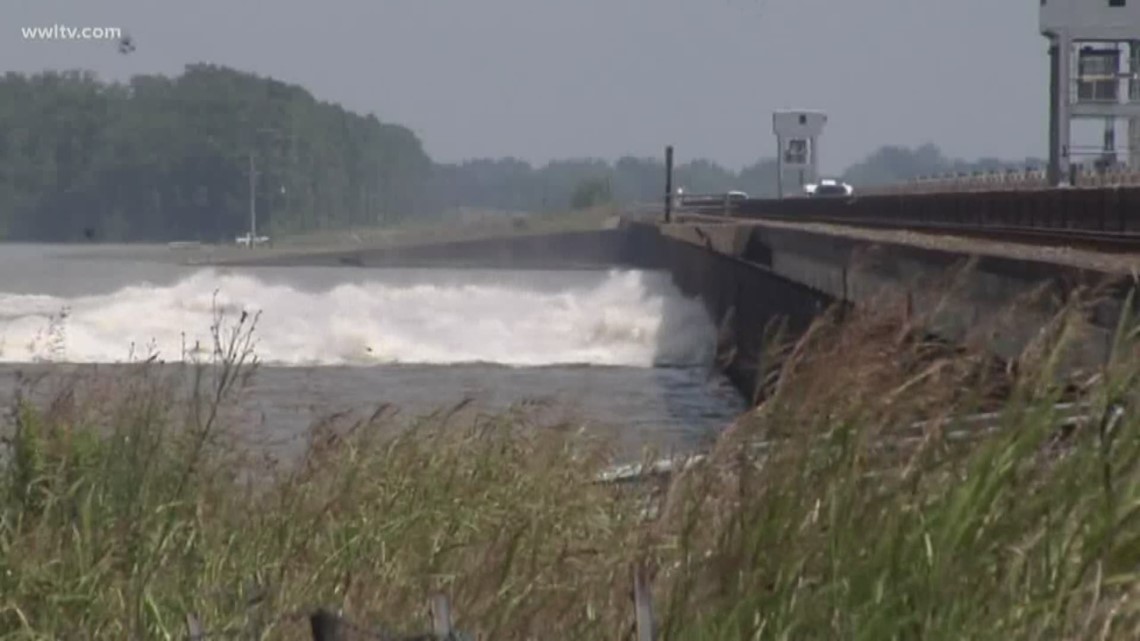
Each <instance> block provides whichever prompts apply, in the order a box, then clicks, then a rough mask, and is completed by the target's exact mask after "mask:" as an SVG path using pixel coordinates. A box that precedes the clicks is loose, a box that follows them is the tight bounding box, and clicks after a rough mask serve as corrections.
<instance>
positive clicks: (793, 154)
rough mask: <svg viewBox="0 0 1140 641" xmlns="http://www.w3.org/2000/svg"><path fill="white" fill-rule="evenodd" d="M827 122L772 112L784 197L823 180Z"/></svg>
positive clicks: (811, 115)
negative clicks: (822, 143)
mask: <svg viewBox="0 0 1140 641" xmlns="http://www.w3.org/2000/svg"><path fill="white" fill-rule="evenodd" d="M1133 1H1134V2H1137V3H1140V0H1133ZM825 124H827V114H825V113H823V112H821V111H807V110H787V111H777V112H775V113H774V114H772V131H773V133H775V134H776V144H777V148H778V149H779V154H778V155H777V158H778V163H779V174H778V178H777V185H778V187H779V193H780V198H784V197H785V196H787V195H788V194H789V193H796V194H799V195H802V194H803V188H804V186H805V185H809V184H814V183H816V182H819V137H820V136H821V135H822V134H823V126H824V125H825Z"/></svg>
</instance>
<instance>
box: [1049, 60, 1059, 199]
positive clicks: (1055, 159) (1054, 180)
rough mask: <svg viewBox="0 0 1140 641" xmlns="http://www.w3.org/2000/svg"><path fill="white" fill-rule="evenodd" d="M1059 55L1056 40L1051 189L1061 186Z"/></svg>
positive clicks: (1052, 63)
mask: <svg viewBox="0 0 1140 641" xmlns="http://www.w3.org/2000/svg"><path fill="white" fill-rule="evenodd" d="M1059 54H1060V50H1059V48H1058V46H1057V41H1056V40H1054V41H1053V42H1052V43H1051V44H1050V45H1049V169H1048V176H1047V177H1046V182H1047V183H1048V184H1049V186H1050V187H1056V186H1057V185H1060V184H1061V114H1060V113H1059V111H1060V110H1059V108H1058V104H1057V103H1058V102H1060V100H1061V97H1060V92H1061V82H1060V80H1061V78H1060V75H1061V68H1060V55H1059Z"/></svg>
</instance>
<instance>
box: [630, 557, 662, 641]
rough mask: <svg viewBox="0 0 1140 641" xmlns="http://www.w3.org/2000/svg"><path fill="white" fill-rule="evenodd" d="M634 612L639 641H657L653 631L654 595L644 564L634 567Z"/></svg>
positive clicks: (655, 632) (655, 633)
mask: <svg viewBox="0 0 1140 641" xmlns="http://www.w3.org/2000/svg"><path fill="white" fill-rule="evenodd" d="M633 612H634V617H635V618H636V619H635V620H636V621H637V641H656V639H657V631H656V630H654V629H653V594H652V592H651V591H650V587H649V577H648V576H647V572H646V569H645V564H644V563H637V564H635V565H634V566H633Z"/></svg>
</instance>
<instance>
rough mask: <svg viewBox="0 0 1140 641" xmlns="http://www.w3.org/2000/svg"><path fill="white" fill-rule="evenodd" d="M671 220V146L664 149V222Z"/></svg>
mask: <svg viewBox="0 0 1140 641" xmlns="http://www.w3.org/2000/svg"><path fill="white" fill-rule="evenodd" d="M672 219H673V145H669V146H668V147H666V148H665V222H667V223H668V222H672Z"/></svg>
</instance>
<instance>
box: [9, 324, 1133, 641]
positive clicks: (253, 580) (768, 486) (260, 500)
mask: <svg viewBox="0 0 1140 641" xmlns="http://www.w3.org/2000/svg"><path fill="white" fill-rule="evenodd" d="M1079 311H1080V310H1079V309H1073V310H1071V313H1068V314H1066V315H1063V316H1062V317H1061V318H1059V319H1058V322H1057V323H1056V324H1055V325H1053V326H1051V327H1050V328H1049V330H1050V331H1048V332H1046V333H1045V334H1043V335H1042V337H1041V340H1040V343H1039V344H1038V345H1035V346H1034V348H1033V349H1032V350H1029V351H1028V352H1027V354H1026V356H1025V357H1024V358H1023V359H1022V362H1020V363H1018V366H1017V367H1016V368H1011V369H1010V370H1001V369H995V368H994V367H993V363H992V362H991V361H990V359H988V358H986V357H985V356H984V355H982V354H981V353H977V352H970V351H963V350H949V349H946V348H941V347H937V346H934V345H931V344H930V343H928V342H926V341H924V340H923V339H922V338H921V334H920V333H919V332H917V331H916V330H915V328H914V327H913V326H912V325H908V324H907V323H905V322H902V321H901V320H900V319H899V318H896V317H893V316H891V315H890V313H887V312H877V313H870V312H857V313H855V314H853V315H850V316H849V317H848V318H846V319H845V321H844V322H843V323H842V324H840V323H836V322H832V321H830V320H826V319H825V320H824V321H821V322H820V323H819V324H818V325H817V326H816V327H815V328H813V330H812V331H811V332H810V333H809V334H808V335H807V336H805V337H803V338H802V339H801V340H800V341H799V342H798V343H796V344H795V345H793V346H791V349H790V350H789V351H788V353H787V354H786V357H785V360H784V364H783V367H782V370H781V373H780V376H779V380H778V381H777V383H776V385H775V388H774V393H773V394H772V395H771V397H770V398H769V400H767V401H766V402H765V403H764V404H763V405H762V406H760V407H758V408H757V409H756V410H754V411H752V412H750V413H749V414H748V415H746V416H744V417H742V418H741V419H740V420H739V421H738V422H737V423H736V425H734V426H733V428H732V429H730V430H729V431H728V432H726V433H725V434H724V435H723V436H722V437H721V439H720V441H719V443H718V444H717V446H716V448H715V450H714V451H713V452H712V453H711V455H710V456H709V457H708V458H707V459H705V461H704V462H703V463H702V464H699V465H695V466H691V467H689V468H687V469H686V471H684V472H683V473H680V474H679V475H677V476H676V477H675V478H673V479H672V480H671V481H670V482H668V484H667V485H666V486H665V487H664V488H660V489H661V490H662V491H661V492H660V494H654V488H642V487H635V488H633V489H629V488H619V487H614V486H610V485H605V484H600V483H597V482H596V480H595V479H596V475H597V473H598V472H599V471H600V470H601V469H603V468H604V467H605V465H606V464H607V462H608V460H609V448H607V446H606V444H605V443H601V442H597V441H594V440H591V439H588V438H587V437H585V436H583V435H581V434H575V433H574V432H573V431H572V430H570V431H564V430H557V431H556V430H542V429H538V428H536V427H534V426H532V425H531V424H530V422H529V420H528V416H527V414H526V413H525V412H524V411H522V410H519V411H511V412H506V413H504V414H500V415H479V416H477V417H476V418H474V419H471V418H469V417H468V418H462V417H463V416H467V415H464V414H461V413H457V412H449V411H442V412H440V413H438V414H436V415H434V416H429V417H424V418H422V419H418V420H417V421H416V422H414V423H413V424H411V425H408V424H402V423H399V422H397V421H395V420H394V419H393V418H392V416H391V414H390V413H389V412H387V411H385V409H384V408H380V409H379V410H378V411H377V413H376V414H375V415H374V416H372V417H371V418H370V419H369V420H366V421H362V422H360V423H357V424H352V425H347V426H346V425H343V424H338V423H335V422H330V423H325V424H322V425H317V426H315V427H314V428H313V430H312V432H311V434H310V435H309V443H308V447H307V448H306V450H305V452H304V454H303V455H302V456H301V457H300V458H299V459H298V460H289V461H280V462H275V461H271V460H266V459H265V458H264V456H262V453H259V452H257V451H255V450H250V449H247V448H244V447H242V446H240V444H239V441H238V439H237V433H238V431H239V429H238V428H240V427H241V426H240V425H233V424H230V423H229V422H228V419H227V417H228V416H229V415H230V414H229V413H228V412H226V411H225V410H226V406H227V403H230V402H232V400H233V399H234V397H235V395H238V394H240V393H241V390H242V385H243V381H245V377H246V376H248V375H251V374H252V375H256V374H255V370H256V362H255V360H252V359H251V353H252V352H251V350H252V348H253V343H252V342H251V341H252V339H251V336H252V333H253V326H252V321H253V319H249V318H243V319H239V320H238V321H236V322H235V323H233V324H232V326H223V325H221V324H220V325H219V327H218V330H217V331H216V333H215V334H216V336H218V339H217V341H216V344H215V346H214V350H213V351H214V356H213V358H212V359H210V360H209V361H207V362H202V363H195V364H191V365H189V366H187V367H186V368H185V369H178V368H170V367H160V366H159V365H158V364H157V363H154V362H142V363H138V364H136V365H135V366H133V367H132V368H131V369H129V370H126V371H120V372H118V373H117V374H114V375H108V374H101V375H100V376H99V377H97V378H95V379H92V380H89V381H85V382H83V384H79V383H77V384H75V385H71V386H68V387H67V388H65V389H64V391H63V392H61V393H60V394H58V395H56V396H55V397H54V398H53V399H51V402H46V403H34V402H32V401H29V400H26V398H25V399H24V400H20V399H17V401H16V402H15V403H14V405H13V409H12V412H11V414H10V416H9V417H8V419H7V423H6V427H5V432H4V433H5V434H6V435H7V440H6V443H5V444H6V448H5V453H4V455H3V458H2V460H3V463H2V464H0V465H2V467H0V479H2V480H0V497H2V498H0V636H2V637H3V638H5V639H8V638H11V639H48V638H51V639H58V638H68V639H83V638H90V639H96V638H98V639H104V638H107V639H112V638H113V639H151V638H155V639H170V638H180V637H181V636H182V635H183V634H184V632H183V621H184V617H185V615H186V614H187V613H190V612H194V613H197V614H198V615H199V617H200V618H201V619H202V621H203V622H204V624H205V627H206V628H207V629H208V630H210V631H212V633H214V634H217V635H221V636H225V635H228V636H231V637H232V638H247V639H248V638H271V639H305V638H307V628H306V627H305V623H304V621H303V616H304V614H305V613H306V612H308V611H309V610H310V609H311V608H314V607H316V606H331V607H334V608H338V609H342V610H343V611H344V612H345V613H346V615H347V616H348V617H349V618H351V619H353V620H355V621H358V622H362V623H365V622H366V623H378V622H383V623H385V624H387V625H391V626H396V627H401V628H422V627H426V624H427V620H426V612H425V611H424V607H423V606H424V603H425V597H426V596H427V595H428V594H429V593H430V592H433V591H436V590H443V591H445V592H447V593H448V594H450V595H451V597H452V601H453V603H454V607H455V609H456V612H457V614H458V617H457V621H456V623H457V625H458V626H459V627H460V628H462V629H466V630H470V631H473V632H477V633H480V634H482V635H484V638H488V639H532V638H533V639H537V638H572V639H616V638H622V637H623V635H625V634H626V633H627V632H628V630H629V626H630V624H631V621H632V616H633V615H632V606H631V602H630V598H629V591H630V576H629V566H630V564H631V563H633V562H635V561H636V562H643V563H646V564H648V565H649V567H650V569H651V574H652V576H653V585H654V593H655V607H656V611H657V615H658V617H659V618H660V623H661V629H662V631H663V634H664V635H665V636H666V637H667V638H670V639H876V640H879V639H915V638H922V639H951V638H952V639H963V638H971V639H989V638H1002V639H1089V638H1114V639H1115V638H1119V639H1124V638H1135V637H1136V636H1137V635H1138V633H1140V616H1138V613H1137V605H1138V604H1140V600H1137V599H1135V598H1133V596H1134V595H1135V594H1136V589H1137V586H1138V585H1140V583H1138V579H1140V575H1138V574H1137V572H1138V571H1140V519H1138V518H1137V517H1138V516H1140V469H1138V465H1140V459H1138V455H1140V413H1138V411H1137V409H1136V400H1137V399H1136V392H1137V377H1138V375H1140V359H1138V349H1137V348H1138V334H1140V333H1138V332H1137V330H1136V329H1135V326H1134V324H1133V323H1132V321H1131V320H1129V319H1125V320H1124V321H1122V324H1121V327H1120V329H1119V331H1118V332H1117V336H1116V342H1115V349H1114V350H1113V353H1112V357H1111V358H1110V360H1109V361H1108V362H1107V363H1105V364H1104V366H1103V367H1102V368H1100V370H1099V371H1096V372H1090V373H1089V376H1087V377H1086V378H1084V379H1081V380H1079V381H1077V385H1065V383H1070V382H1071V381H1066V380H1065V378H1064V377H1062V376H1059V375H1058V372H1057V371H1056V370H1057V367H1058V363H1061V362H1062V361H1063V358H1064V356H1065V353H1066V352H1067V351H1068V350H1071V349H1072V348H1074V341H1078V340H1079V336H1080V335H1079V333H1076V332H1074V331H1073V330H1072V329H1071V328H1073V327H1075V326H1076V325H1077V322H1076V321H1075V320H1074V319H1077V318H1078V317H1079V316H1080V314H1079ZM1077 347H1079V345H1077ZM187 383H189V385H187ZM187 389H189V393H187V392H186V390H187ZM994 389H1000V390H1002V395H1001V396H1002V398H1003V399H1004V400H1003V402H1002V405H1001V407H1000V411H1001V419H1000V421H999V426H998V427H999V429H997V430H995V431H992V432H985V433H979V434H978V435H977V437H976V438H974V439H971V440H966V441H962V440H951V439H948V438H946V434H947V433H948V432H949V431H951V430H952V429H954V428H955V426H956V421H957V419H956V417H959V416H962V415H964V414H967V413H970V412H972V411H974V410H976V409H982V408H987V407H989V404H990V403H991V402H992V401H991V399H992V398H993V394H990V393H989V392H990V391H991V390H994ZM1072 389H1075V390H1077V394H1078V395H1079V398H1078V399H1077V400H1080V401H1082V402H1085V403H1087V405H1088V408H1089V410H1088V412H1089V416H1088V418H1087V420H1084V421H1079V422H1077V423H1076V425H1075V426H1072V427H1069V428H1067V429H1064V430H1062V429H1058V425H1059V422H1060V420H1059V419H1060V417H1059V413H1058V410H1057V409H1056V401H1057V400H1058V399H1059V398H1061V396H1062V393H1063V392H1065V393H1071V390H1072ZM932 418H933V419H938V420H934V421H932V422H931V421H929V419H932ZM918 419H927V420H928V422H927V423H925V424H924V427H918V428H916V427H914V422H915V421H916V420H918ZM758 442H762V443H765V444H766V445H767V447H764V448H758V447H756V443H758ZM648 495H652V496H654V497H655V498H656V500H657V501H658V503H659V504H658V506H657V507H658V508H659V509H656V510H652V511H650V512H646V511H645V510H644V507H645V499H646V498H647V496H648Z"/></svg>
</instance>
